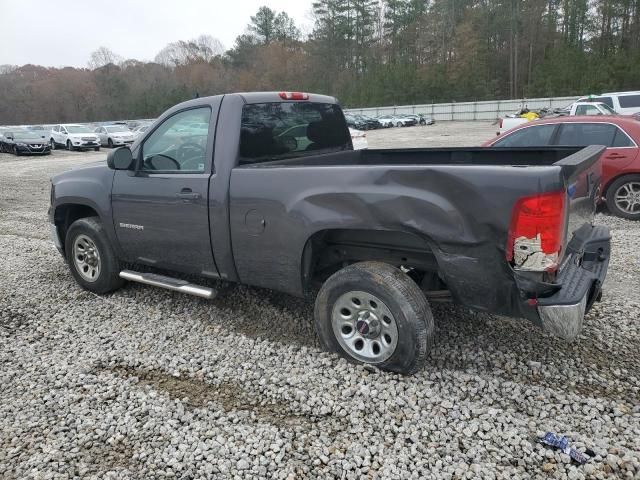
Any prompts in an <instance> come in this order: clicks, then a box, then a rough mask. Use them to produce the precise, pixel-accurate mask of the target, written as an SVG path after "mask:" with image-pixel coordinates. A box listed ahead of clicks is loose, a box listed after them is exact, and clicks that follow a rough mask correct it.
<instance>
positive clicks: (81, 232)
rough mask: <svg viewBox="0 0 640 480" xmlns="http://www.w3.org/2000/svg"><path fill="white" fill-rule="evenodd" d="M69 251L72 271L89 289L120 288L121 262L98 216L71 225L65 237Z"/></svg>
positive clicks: (100, 290) (80, 283)
mask: <svg viewBox="0 0 640 480" xmlns="http://www.w3.org/2000/svg"><path fill="white" fill-rule="evenodd" d="M65 253H66V257H67V262H68V263H69V269H70V270H71V274H72V275H73V277H74V278H75V279H76V281H77V282H78V284H79V285H80V286H81V287H82V288H84V289H85V290H89V291H91V292H95V293H107V292H110V291H112V290H116V289H118V288H120V287H121V286H122V285H123V284H124V280H123V279H121V278H120V277H119V274H120V262H119V261H118V258H117V257H116V255H115V253H114V252H113V249H112V248H111V245H110V244H109V240H108V239H107V235H106V232H105V231H104V228H103V226H102V223H101V222H100V219H99V218H98V217H87V218H81V219H79V220H76V221H75V222H73V223H72V224H71V226H70V227H69V230H68V231H67V235H66V238H65Z"/></svg>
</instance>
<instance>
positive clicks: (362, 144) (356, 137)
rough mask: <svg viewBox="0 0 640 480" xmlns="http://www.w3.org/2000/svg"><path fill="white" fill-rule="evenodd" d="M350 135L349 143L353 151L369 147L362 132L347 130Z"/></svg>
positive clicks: (365, 135) (353, 129)
mask: <svg viewBox="0 0 640 480" xmlns="http://www.w3.org/2000/svg"><path fill="white" fill-rule="evenodd" d="M349 133H350V134H351V142H352V143H353V149H354V150H363V149H365V148H368V147H369V144H368V143H367V134H366V133H364V132H363V131H362V130H356V129H355V128H349Z"/></svg>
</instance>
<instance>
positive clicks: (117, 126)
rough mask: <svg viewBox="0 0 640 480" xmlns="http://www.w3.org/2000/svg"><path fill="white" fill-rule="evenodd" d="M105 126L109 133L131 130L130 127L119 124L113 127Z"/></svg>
mask: <svg viewBox="0 0 640 480" xmlns="http://www.w3.org/2000/svg"><path fill="white" fill-rule="evenodd" d="M104 128H106V129H107V132H109V133H117V132H123V133H126V132H128V131H129V129H128V128H126V127H121V126H119V125H114V126H113V127H104Z"/></svg>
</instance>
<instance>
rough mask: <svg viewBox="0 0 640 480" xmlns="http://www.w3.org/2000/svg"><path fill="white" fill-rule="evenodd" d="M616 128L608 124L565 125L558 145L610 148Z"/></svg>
mask: <svg viewBox="0 0 640 480" xmlns="http://www.w3.org/2000/svg"><path fill="white" fill-rule="evenodd" d="M615 133H616V127H615V126H614V125H611V124H608V123H563V124H562V128H561V129H560V135H559V136H558V140H557V141H556V144H558V145H566V146H569V145H570V146H580V147H583V146H586V145H604V146H606V147H610V146H611V145H612V143H613V136H614V134H615Z"/></svg>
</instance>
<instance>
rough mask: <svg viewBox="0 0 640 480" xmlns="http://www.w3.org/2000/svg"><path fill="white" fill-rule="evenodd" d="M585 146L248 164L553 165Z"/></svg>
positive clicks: (408, 151) (388, 152) (376, 153)
mask: <svg viewBox="0 0 640 480" xmlns="http://www.w3.org/2000/svg"><path fill="white" fill-rule="evenodd" d="M581 150H583V148H580V147H577V148H576V147H547V148H544V147H526V148H508V149H500V148H492V149H488V148H483V147H477V148H401V149H373V150H372V149H365V150H354V151H345V152H338V153H330V154H326V155H311V156H302V157H294V158H290V159H284V160H279V161H274V162H266V163H257V164H249V165H243V166H246V167H259V168H268V167H281V166H356V165H365V166H374V165H511V166H547V165H553V164H554V163H556V162H559V161H561V160H563V159H565V158H567V157H569V156H571V155H574V154H576V153H578V152H580V151H581Z"/></svg>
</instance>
